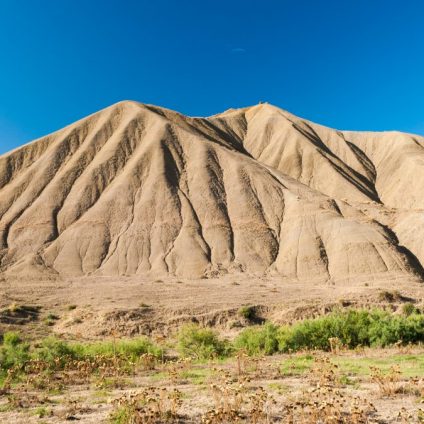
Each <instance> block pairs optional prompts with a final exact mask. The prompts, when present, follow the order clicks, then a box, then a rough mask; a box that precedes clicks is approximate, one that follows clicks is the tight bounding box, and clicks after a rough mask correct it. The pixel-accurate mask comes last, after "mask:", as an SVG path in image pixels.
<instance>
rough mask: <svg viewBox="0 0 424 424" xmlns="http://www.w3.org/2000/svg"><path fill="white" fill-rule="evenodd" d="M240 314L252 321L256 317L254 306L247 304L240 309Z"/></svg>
mask: <svg viewBox="0 0 424 424" xmlns="http://www.w3.org/2000/svg"><path fill="white" fill-rule="evenodd" d="M238 314H239V315H240V316H241V317H242V318H244V319H245V320H247V321H252V320H253V319H254V318H255V317H256V310H255V307H254V306H249V305H245V306H242V307H241V308H240V309H239V310H238Z"/></svg>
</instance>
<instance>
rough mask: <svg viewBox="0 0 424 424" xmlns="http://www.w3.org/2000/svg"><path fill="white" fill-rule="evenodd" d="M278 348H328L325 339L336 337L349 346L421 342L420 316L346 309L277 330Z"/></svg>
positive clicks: (422, 319)
mask: <svg viewBox="0 0 424 424" xmlns="http://www.w3.org/2000/svg"><path fill="white" fill-rule="evenodd" d="M278 337H279V350H280V351H282V352H289V351H296V350H300V349H322V350H329V349H330V343H329V339H330V338H333V337H337V338H338V339H339V340H340V342H341V343H343V345H345V346H347V347H349V348H355V347H357V346H381V347H384V346H388V345H390V344H394V343H397V342H401V343H404V344H406V343H417V342H422V341H424V317H423V316H422V315H418V314H411V315H410V316H408V317H404V316H395V315H392V314H390V313H389V312H386V311H382V310H373V311H367V310H348V311H342V312H333V313H331V314H329V315H327V316H324V317H320V318H316V319H311V320H305V321H302V322H299V323H297V324H294V325H292V326H286V327H282V328H281V329H280V331H279V332H278Z"/></svg>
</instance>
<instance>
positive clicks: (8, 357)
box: [0, 332, 30, 372]
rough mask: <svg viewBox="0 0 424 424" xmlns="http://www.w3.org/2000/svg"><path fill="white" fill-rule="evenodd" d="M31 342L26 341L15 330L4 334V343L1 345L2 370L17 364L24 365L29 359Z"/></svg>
mask: <svg viewBox="0 0 424 424" xmlns="http://www.w3.org/2000/svg"><path fill="white" fill-rule="evenodd" d="M29 347H30V346H29V344H28V343H24V342H23V341H22V339H21V338H20V336H19V334H17V333H14V332H9V333H5V334H4V335H3V343H2V344H1V345H0V371H3V372H4V371H7V370H8V369H10V368H12V367H14V366H17V367H22V366H23V365H24V364H25V362H26V361H28V359H29V357H30V355H29Z"/></svg>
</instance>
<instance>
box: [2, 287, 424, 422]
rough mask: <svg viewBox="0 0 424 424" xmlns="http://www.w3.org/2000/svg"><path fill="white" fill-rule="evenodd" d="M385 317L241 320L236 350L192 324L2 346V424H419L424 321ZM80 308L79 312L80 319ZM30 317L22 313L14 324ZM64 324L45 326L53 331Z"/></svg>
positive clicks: (409, 309) (11, 336)
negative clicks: (149, 332) (131, 334)
mask: <svg viewBox="0 0 424 424" xmlns="http://www.w3.org/2000/svg"><path fill="white" fill-rule="evenodd" d="M380 296H381V300H382V301H385V302H386V306H389V305H391V307H387V308H386V309H387V310H383V309H371V310H366V309H352V308H343V307H342V306H339V307H337V308H334V310H333V311H331V312H330V313H329V314H326V315H324V316H321V317H316V318H311V319H309V320H299V321H298V322H297V323H295V324H292V325H283V326H276V325H273V324H271V323H270V322H266V323H263V324H261V325H256V324H255V322H257V321H258V319H259V317H258V316H257V310H256V309H255V308H254V307H251V306H244V307H242V308H240V309H239V310H238V315H239V318H240V322H242V323H243V324H242V326H243V327H245V328H243V329H241V330H240V329H239V330H238V332H237V335H236V336H235V337H233V338H232V339H229V338H224V337H222V336H221V335H220V334H219V333H218V332H216V331H214V330H211V329H208V328H204V327H201V326H199V325H198V324H186V325H184V326H182V327H181V328H180V329H179V330H178V331H177V332H175V333H174V335H173V336H168V337H166V338H164V337H151V338H147V337H136V338H132V339H124V338H120V337H117V336H115V337H112V338H111V339H110V340H109V341H107V342H105V341H91V342H89V341H81V340H80V341H77V340H73V341H67V342H66V341H64V340H61V339H59V338H57V337H55V336H49V337H46V338H44V339H39V338H37V339H35V340H32V341H28V342H27V341H25V340H23V339H22V337H21V336H19V335H18V334H17V333H14V332H6V333H4V335H3V342H2V344H1V345H0V363H1V372H0V386H1V389H0V394H1V398H0V420H1V422H17V423H19V422H46V423H48V422H52V423H53V422H64V421H66V420H80V421H81V422H87V423H97V422H105V423H107V422H109V423H116V424H124V423H152V424H153V423H237V422H246V423H258V424H259V423H272V422H287V423H311V424H312V423H321V422H323V423H392V422H393V423H395V422H400V423H414V422H416V423H419V422H423V420H424V411H422V410H421V403H422V402H423V400H424V354H423V353H424V349H423V347H422V346H421V343H422V342H423V341H424V315H423V314H422V313H421V312H422V311H421V310H420V309H418V308H417V307H416V306H415V305H414V304H413V303H410V302H406V303H403V305H402V306H401V307H399V308H397V309H398V310H397V312H396V313H393V311H392V309H394V308H393V304H392V302H394V301H395V299H396V297H397V296H400V294H399V293H397V292H381V293H380ZM75 308H76V306H75V305H69V306H68V309H69V310H70V311H72V310H74V309H75ZM24 309H26V310H30V308H29V307H25V306H17V305H11V306H10V307H9V308H7V310H6V311H3V316H4V315H7V316H9V317H13V316H15V315H16V316H19V315H20V313H21V312H22V310H24ZM58 320H60V317H58V316H55V315H53V314H49V315H48V316H47V317H46V318H45V321H44V324H45V325H46V326H48V327H52V326H54V325H55V324H54V323H55V322H56V321H58Z"/></svg>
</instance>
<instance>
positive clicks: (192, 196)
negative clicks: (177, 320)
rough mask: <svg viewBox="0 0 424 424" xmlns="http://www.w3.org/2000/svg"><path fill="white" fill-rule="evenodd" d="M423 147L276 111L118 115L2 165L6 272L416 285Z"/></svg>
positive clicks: (124, 105) (1, 248)
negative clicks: (381, 280) (379, 278)
mask: <svg viewBox="0 0 424 424" xmlns="http://www.w3.org/2000/svg"><path fill="white" fill-rule="evenodd" d="M423 183H424V138H422V137H418V136H413V135H409V134H402V133H397V132H390V133H389V132H387V133H355V132H345V131H344V132H341V131H336V130H332V129H329V128H325V127H322V126H319V125H316V124H313V123H311V122H308V121H305V120H303V119H300V118H297V117H295V116H293V115H291V114H289V113H288V112H286V111H283V110H281V109H278V108H276V107H273V106H271V105H268V104H260V105H257V106H253V107H250V108H244V109H238V110H230V111H227V112H224V113H223V114H220V115H215V116H213V117H210V118H189V117H186V116H183V115H181V114H179V113H176V112H173V111H170V110H166V109H163V108H159V107H154V106H150V105H143V104H140V103H136V102H121V103H118V104H116V105H114V106H111V107H109V108H107V109H105V110H102V111H100V112H98V113H96V114H94V115H91V116H89V117H87V118H85V119H83V120H81V121H78V122H76V123H75V124H72V125H70V126H68V127H66V128H64V129H63V130H60V131H58V132H56V133H54V134H51V135H49V136H47V137H45V138H42V139H39V140H36V141H34V142H33V143H30V144H28V145H26V146H23V147H21V148H19V149H16V150H14V151H12V152H10V153H8V154H5V155H3V156H0V264H1V269H2V271H4V272H5V273H6V274H15V275H16V274H18V275H36V274H37V273H40V274H41V275H45V274H46V273H51V274H55V275H57V274H59V275H62V276H78V275H90V274H95V275H108V276H114V275H135V274H139V275H141V274H142V275H144V276H146V275H164V274H172V275H176V276H182V277H188V278H199V277H201V276H214V277H215V276H219V275H221V274H222V273H227V272H239V271H242V272H248V273H261V274H262V273H270V274H279V275H282V276H284V277H287V278H295V279H307V278H312V277H313V278H316V277H320V278H322V279H323V280H341V279H346V278H350V277H352V278H358V277H360V278H363V279H364V280H366V279H368V278H371V277H372V276H373V275H377V274H379V275H380V274H381V273H387V274H388V275H389V274H396V275H399V274H401V275H404V276H405V279H409V278H410V277H415V276H417V275H420V274H421V273H422V267H421V263H420V262H422V261H424V243H423V242H422V240H424V238H423V237H422V236H423V235H424V234H423V233H424V225H422V224H424V222H423V220H424V218H423V216H424V215H423V212H424V211H423V209H424V197H423V196H422V194H421V193H422V186H423Z"/></svg>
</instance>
